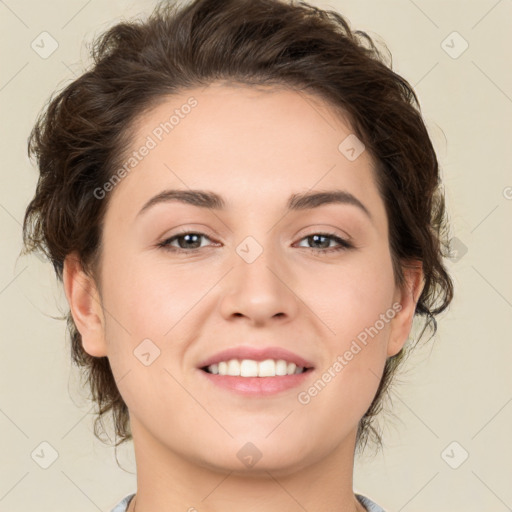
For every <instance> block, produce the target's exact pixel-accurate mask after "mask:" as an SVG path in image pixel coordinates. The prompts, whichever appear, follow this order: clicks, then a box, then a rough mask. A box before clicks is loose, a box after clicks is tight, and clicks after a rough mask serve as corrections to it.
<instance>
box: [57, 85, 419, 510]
mask: <svg viewBox="0 0 512 512" xmlns="http://www.w3.org/2000/svg"><path fill="white" fill-rule="evenodd" d="M191 96H194V98H196V99H197V101H198V105H197V106H196V107H195V108H194V109H192V110H191V112H190V114H188V115H187V116H186V117H185V118H184V119H182V120H181V121H180V123H179V124H178V125H177V126H176V127H175V128H174V129H173V130H172V132H170V133H169V134H167V135H165V137H164V138H163V140H162V141H161V142H160V143H159V144H158V145H157V147H156V148H154V149H152V150H151V151H150V152H149V154H148V155H147V156H146V157H145V158H144V159H143V160H142V161H141V162H140V163H139V164H138V165H137V166H136V167H135V168H134V169H133V170H132V171H131V172H130V173H129V174H128V175H127V176H126V177H124V178H123V180H122V181H121V182H120V183H119V184H118V185H117V186H116V187H115V189H114V190H113V191H111V192H109V193H110V194H112V195H111V197H110V204H109V207H108V210H107V213H106V217H105V225H104V232H103V240H104V248H103V253H102V261H101V276H102V277H101V288H99V287H98V286H97V283H95V282H94V280H93V279H92V278H90V277H88V276H87V275H86V274H85V273H84V272H83V271H82V269H81V267H80V265H79V263H78V259H77V255H76V254H71V255H69V256H68V257H67V258H66V261H65V266H64V286H65V292H66V297H67V299H68V302H69V304H70V308H71V311H72V314H73V318H74V320H75V323H76V325H77V328H78V329H79V331H80V333H81V335H82V339H83V347H84V349H85V350H86V351H87V352H88V353H89V354H91V355H93V356H97V357H100V356H108V358H109V360H110V364H111V366H112V370H113V373H114V376H115V378H116V381H117V383H118V387H119V390H120V393H121V395H122V397H123V399H124V400H125V402H126V404H127V406H128V408H129V412H130V420H131V427H132V433H133V439H134V448H135V457H136V464H137V491H138V492H137V499H136V510H137V512H148V511H150V510H184V511H185V510H191V511H193V510H194V509H193V508H191V507H195V509H197V510H198V511H201V512H203V511H204V512H207V511H212V512H213V511H225V510H238V511H241V512H250V511H251V512H252V511H261V510H266V511H268V512H272V511H275V512H277V511H282V510H288V511H301V512H302V511H303V510H304V509H305V510H310V511H312V510H314V511H316V512H324V511H325V512H327V511H334V510H336V511H342V510H343V511H363V510H364V508H363V507H362V505H361V504H360V503H359V502H358V501H357V499H356V498H355V496H354V492H353V489H352V484H353V478H352V475H353V465H354V447H355V439H356V431H357V425H358V422H359V420H360V419H361V417H362V416H363V415H364V413H365V411H366V410H367V409H368V407H369V406H370V403H371V401H372V399H373V397H374V396H375V394H376V392H377V388H378V384H379V378H380V376H381V375H382V372H383V369H384V364H385V362H386V358H387V357H390V356H393V355H395V354H396V353H397V352H398V351H399V350H400V349H401V348H402V346H403V344H404V343H405V341H406V340H407V336H408V334H409V332H410V329H411V323H412V319H413V316H414V309H415V306H416V303H417V300H418V297H419V295H420V293H421V289H422V286H423V274H422V270H421V265H420V264H417V265H416V266H415V267H414V268H412V269H409V270H407V272H406V274H405V277H406V284H405V285H404V286H403V287H401V288H400V287H398V286H396V285H395V280H394V276H393V269H392V264H391V254H390V249H389V239H388V219H387V216H386V211H385V206H384V202H383V200H382V198H381V197H380V195H379V193H378V190H377V187H376V184H375V180H374V175H373V172H374V171H373V161H372V159H371V157H370V155H369V153H368V152H367V151H363V153H362V154H361V155H360V156H359V157H358V158H357V159H356V160H354V161H350V160H348V159H347V158H346V157H345V156H344V155H343V154H342V153H341V152H340V151H339V150H338V145H339V144H340V142H341V141H343V140H344V139H345V137H347V136H348V135H349V134H351V133H352V130H351V128H350V126H349V125H348V123H347V122H346V121H345V120H343V119H341V118H340V117H335V116H334V114H333V113H332V109H330V110H329V107H328V105H326V104H325V103H324V102H323V101H322V100H320V99H319V98H316V97H313V96H310V95H306V94H304V93H298V92H295V91H293V90H289V89H276V88H266V89H264V88H258V89H255V88H252V87H248V86H235V85H233V84H228V85H226V84H222V83H216V84H212V85H211V86H209V87H207V88H204V89H190V90H187V91H185V92H183V93H182V94H179V95H175V96H173V97H168V98H166V99H165V101H163V102H162V103H161V104H159V105H158V106H157V107H156V108H154V109H153V110H151V111H150V112H148V113H146V114H145V115H143V116H142V117H139V119H138V120H137V123H136V125H135V126H134V130H135V138H134V140H133V145H132V147H131V148H130V150H136V149H138V148H140V146H141V145H142V144H143V143H144V141H145V140H146V137H147V136H148V135H150V134H151V133H152V131H153V130H154V129H155V127H156V126H158V125H159V123H161V122H162V121H164V120H167V119H168V118H169V115H170V113H172V110H173V109H175V108H179V107H180V106H181V105H183V104H184V103H186V101H187V99H188V98H190V97H191ZM164 164H165V165H164ZM167 188H179V189H185V190H187V189H189V188H190V189H201V190H209V191H213V192H216V193H217V194H219V195H222V196H223V198H224V199H225V201H226V202H227V204H228V207H227V209H226V210H225V211H214V210H210V209H203V208H199V207H197V206H193V205H189V204H183V203H178V202H169V203H165V204H158V205H156V206H154V207H152V208H150V209H149V210H148V211H146V212H145V213H144V214H142V215H140V216H139V217H137V213H138V212H139V210H140V209H141V208H142V206H143V204H144V203H145V202H146V201H147V200H148V199H149V198H151V197H153V196H154V195H156V194H158V193H159V192H161V191H162V190H164V189H167ZM335 188H339V189H343V190H346V191H348V192H350V193H351V194H353V195H354V196H356V197H357V198H358V199H359V200H360V201H361V202H362V203H363V204H364V205H365V206H366V207H367V208H368V210H369V212H370V214H371V219H370V218H369V217H368V216H367V215H366V214H365V213H364V212H363V211H362V210H361V209H359V208H357V207H356V206H353V205H350V204H328V205H323V206H321V207H319V208H314V209H310V210H305V211H290V212H287V211H286V209H285V202H286V200H287V199H288V197H289V196H290V195H291V194H292V193H300V192H307V191H310V190H315V191H316V190H323V191H324V190H331V189H335ZM178 227H179V228H180V229H181V228H183V229H185V230H186V231H188V232H193V233H197V232H200V233H205V234H206V236H205V237H203V238H199V239H195V240H196V242H197V243H196V245H194V244H193V243H192V242H190V240H189V241H188V245H187V241H186V240H183V238H181V245H180V239H178V240H176V239H175V240H174V242H173V243H172V245H173V246H174V247H182V248H185V249H184V250H188V251H189V253H186V254H185V253H183V254H176V253H173V252H168V251H166V250H165V249H163V248H159V247H157V244H158V243H159V242H162V241H164V240H166V239H168V238H170V237H171V236H173V235H175V234H176V233H177V232H178V229H177V228H178ZM326 230H327V232H332V233H335V234H336V235H337V236H340V237H341V238H350V239H351V240H352V241H353V243H354V244H355V248H352V249H346V250H342V251H338V252H330V253H326V254H319V253H318V250H319V249H320V248H325V247H336V246H338V244H337V243H336V242H335V241H334V240H333V239H329V238H327V239H323V240H322V241H320V242H317V243H316V244H315V242H314V240H311V239H309V240H308V237H310V236H312V235H314V234H317V233H323V232H325V231H326ZM247 236H251V237H253V238H254V239H255V240H256V241H257V242H258V243H259V245H260V246H261V248H262V249H263V252H262V253H261V254H260V255H259V256H258V257H257V258H256V259H255V261H253V262H252V263H247V261H245V260H244V259H242V258H241V257H240V256H239V255H238V253H237V252H236V248H237V246H238V245H239V244H240V243H241V242H242V241H243V240H244V239H245V238H246V237H247ZM329 241H330V242H329ZM198 246H201V248H200V249H195V250H194V249H193V247H198ZM190 247H192V248H190ZM194 251H195V252H194ZM315 251H316V252H315ZM192 252H194V254H192ZM416 263H417V262H416ZM100 290H101V294H100ZM393 303H400V304H401V311H400V312H399V313H397V314H396V315H395V316H394V318H393V319H392V320H391V321H389V323H386V325H385V327H384V328H383V329H381V330H380V331H379V333H378V335H377V336H375V337H374V338H373V339H371V341H370V342H369V343H368V344H367V345H366V346H365V347H364V348H363V349H362V350H361V351H360V352H359V353H358V354H357V355H355V356H354V358H353V359H352V360H351V361H350V362H349V363H348V364H347V365H346V366H345V367H344V368H343V370H342V371H341V372H339V373H338V374H337V375H336V377H335V378H333V379H332V380H331V382H330V383H329V384H328V385H327V386H325V388H324V389H323V390H322V391H321V392H320V393H318V395H317V396H315V397H314V398H312V399H311V401H310V403H309V404H307V405H303V404H301V403H299V401H298V400H297V393H298V392H299V391H301V390H304V389H307V388H308V387H309V386H311V385H312V383H313V382H314V381H316V380H317V379H318V378H319V376H320V375H321V373H322V372H323V371H324V370H326V369H327V368H328V367H331V366H332V365H333V363H334V362H335V361H336V358H337V356H338V355H340V354H343V353H344V352H345V351H346V350H348V349H349V348H350V344H351V341H352V340H354V339H355V338H356V336H357V335H358V334H359V333H360V332H361V331H363V330H364V329H365V327H369V326H372V325H374V324H375V322H376V320H378V319H379V315H381V314H383V313H385V312H386V311H388V310H390V308H391V307H392V304H393ZM148 338H149V339H150V340H151V341H152V343H153V344H154V345H155V346H157V347H158V349H159V350H160V355H159V357H158V358H156V359H155V360H154V361H153V362H152V363H151V364H150V365H149V366H146V365H144V364H142V363H141V361H140V360H139V359H138V358H137V357H135V356H134V354H133V351H134V350H135V349H136V348H137V347H138V346H139V344H140V343H141V342H142V340H144V339H148ZM241 344H246V345H251V346H259V347H261V346H270V345H277V346H281V347H284V348H286V349H288V350H291V351H293V352H295V353H297V354H299V355H301V356H302V357H304V358H306V359H307V360H309V361H311V362H313V364H314V366H315V369H314V370H313V372H312V373H311V374H310V375H309V377H308V380H307V381H306V384H305V385H304V386H301V388H300V389H292V390H289V391H285V392H281V393H279V394H278V395H275V396H272V397H266V398H257V397H242V396H239V395H236V394H235V393H233V392H231V391H227V390H223V389H220V388H218V387H216V386H213V385H211V384H210V382H209V381H208V380H207V379H205V378H203V377H202V375H199V374H198V372H200V370H198V369H197V365H198V364H199V362H201V360H203V359H204V358H205V357H207V356H210V355H213V354H215V353H216V352H218V351H220V350H223V349H226V348H229V347H233V346H236V345H241ZM247 442H251V443H253V444H254V445H255V446H256V447H257V448H258V450H259V451H260V452H261V454H262V457H261V459H260V460H259V461H258V462H257V463H256V464H255V465H254V466H252V467H246V466H245V465H244V464H242V463H241V461H240V459H239V458H238V457H237V452H238V451H239V450H240V449H241V448H242V447H243V446H244V445H245V444H246V443H247ZM133 505H134V502H133V500H132V503H131V504H130V508H129V510H130V511H131V510H133Z"/></svg>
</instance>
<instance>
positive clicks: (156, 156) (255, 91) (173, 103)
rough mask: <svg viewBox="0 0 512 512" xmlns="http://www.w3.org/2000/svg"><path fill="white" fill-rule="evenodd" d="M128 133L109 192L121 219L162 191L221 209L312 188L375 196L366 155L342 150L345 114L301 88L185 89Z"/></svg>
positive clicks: (347, 135)
mask: <svg viewBox="0 0 512 512" xmlns="http://www.w3.org/2000/svg"><path fill="white" fill-rule="evenodd" d="M132 130H133V133H134V136H133V139H132V144H131V146H130V147H129V148H127V151H126V154H125V155H124V160H123V162H124V163H125V164H126V163H127V162H128V160H129V159H130V158H131V160H132V162H131V164H134V165H133V167H131V165H128V166H126V165H125V167H126V168H127V170H128V172H127V173H125V177H124V178H122V180H121V182H120V183H119V184H118V185H116V187H115V189H114V191H113V192H111V193H113V195H114V197H112V198H111V202H112V203H122V204H120V205H118V206H120V207H124V210H125V211H124V213H123V215H124V217H126V216H129V217H130V216H131V217H135V215H136V213H137V212H138V210H139V209H140V207H141V206H142V204H143V203H144V202H145V201H146V200H147V199H148V198H149V197H151V196H152V195H154V194H155V193H158V192H161V191H162V190H164V189H168V188H180V189H185V190H186V189H188V188H191V189H208V190H212V191H214V192H216V193H217V194H219V195H222V196H223V197H225V198H226V202H227V206H228V210H229V207H237V206H241V205H245V206H247V205H248V204H249V203H252V202H253V203H254V205H258V204H259V205H261V204H262V201H263V203H265V205H266V206H269V205H271V204H272V203H275V204H276V205H277V204H279V205H280V206H281V207H284V202H285V200H286V199H288V197H289V196H290V195H291V194H293V193H297V192H305V191H307V190H309V189H315V188H319V189H328V188H338V189H339V188H340V187H342V188H344V189H347V190H348V191H349V192H350V193H352V194H354V195H357V196H360V197H366V199H367V201H370V202H373V203H375V201H376V200H378V195H377V191H376V186H375V183H374V179H373V172H374V171H373V160H372V158H371V157H370V155H369V154H368V152H367V151H362V152H361V154H360V155H359V156H358V157H357V158H356V159H349V158H347V154H346V152H344V151H345V150H346V146H347V144H346V141H347V140H348V144H349V145H350V144H351V143H352V142H353V141H352V139H351V138H353V137H355V135H354V134H353V132H352V128H351V126H350V124H349V123H348V121H347V119H346V118H343V117H341V116H340V115H339V113H334V110H333V108H332V106H331V105H329V104H327V103H325V102H323V101H322V100H321V99H320V98H318V97H316V96H312V95H310V94H306V93H304V92H298V91H295V90H292V89H287V88H282V87H279V88H275V87H268V86H267V87H253V86H246V85H236V84H229V85H225V84H213V85H210V86H208V87H205V88H195V89H188V90H186V91H183V92H181V93H179V94H175V95H172V96H167V97H165V98H161V99H160V101H159V103H158V105H156V106H155V107H153V108H152V109H151V110H149V111H147V112H146V113H144V114H143V115H141V116H139V117H138V118H137V119H136V121H135V123H134V125H133V127H132ZM357 142H358V140H357V139H356V144H357ZM352 145H354V144H353V143H352ZM144 148H149V149H144ZM356 149H359V148H356ZM142 152H143V153H144V156H142V157H141V156H140V154H141V153H142ZM134 153H138V156H137V157H136V156H132V157H130V155H133V154H134ZM135 160H136V161H135ZM281 203H282V204H281ZM123 205H124V206H123ZM378 207H379V205H378V204H375V205H374V207H373V208H374V209H375V208H377V209H378ZM374 213H376V214H377V215H378V213H379V212H374Z"/></svg>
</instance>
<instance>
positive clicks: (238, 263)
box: [220, 247, 299, 326]
mask: <svg viewBox="0 0 512 512" xmlns="http://www.w3.org/2000/svg"><path fill="white" fill-rule="evenodd" d="M253 249H254V247H252V248H251V249H250V250H253ZM260 250H261V249H260ZM239 254H242V256H240V255H239ZM233 262H234V268H233V269H232V270H231V272H229V273H228V274H227V276H226V278H225V280H223V281H224V282H223V295H222V300H221V307H220V309H221V314H222V315H223V317H224V318H225V319H227V320H232V319H233V318H235V317H241V318H243V319H245V321H246V322H249V323H250V324H251V325H253V326H263V325H265V324H266V323H268V322H270V321H273V322H275V321H279V322H286V321H290V320H292V319H293V318H295V316H296V315H297V313H298V310H299V298H298V296H297V295H296V293H295V292H294V288H296V286H295V282H294V278H293V275H292V273H291V272H290V269H289V268H287V266H286V263H285V261H284V257H279V256H277V255H276V254H275V252H271V250H270V249H263V251H262V252H261V254H259V255H258V256H257V257H256V258H255V259H254V260H253V261H252V258H246V257H245V255H244V254H243V250H242V251H240V253H237V254H235V255H234V258H233Z"/></svg>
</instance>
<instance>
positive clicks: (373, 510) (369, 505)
mask: <svg viewBox="0 0 512 512" xmlns="http://www.w3.org/2000/svg"><path fill="white" fill-rule="evenodd" d="M356 498H357V499H358V500H359V502H360V503H361V505H363V506H364V507H365V508H366V510H367V511H368V512H385V511H384V509H383V508H382V507H380V506H379V505H377V503H375V502H373V501H372V500H371V499H370V498H367V497H366V496H363V495H361V494H357V493H356ZM112 512H114V511H112ZM116 512H117V511H116Z"/></svg>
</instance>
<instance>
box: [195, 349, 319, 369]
mask: <svg viewBox="0 0 512 512" xmlns="http://www.w3.org/2000/svg"><path fill="white" fill-rule="evenodd" d="M230 359H239V360H242V359H252V360H254V361H264V360H265V359H276V360H277V359H284V360H285V361H287V362H289V363H295V364H296V365H297V366H301V367H304V368H313V364H312V363H311V362H309V361H307V360H306V359H304V358H303V357H300V356H299V355H297V354H294V353H293V352H290V351H289V350H286V349H285V348H282V347H253V346H248V345H240V346H238V347H232V348H228V349H226V350H222V351H220V352H217V353H216V354H214V355H212V356H210V357H208V358H207V359H205V360H203V361H202V362H201V363H200V364H199V368H204V367H208V366H210V365H212V364H217V363H220V362H221V361H229V360H230Z"/></svg>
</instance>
